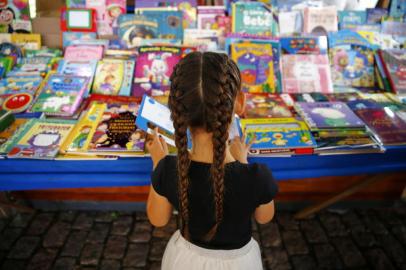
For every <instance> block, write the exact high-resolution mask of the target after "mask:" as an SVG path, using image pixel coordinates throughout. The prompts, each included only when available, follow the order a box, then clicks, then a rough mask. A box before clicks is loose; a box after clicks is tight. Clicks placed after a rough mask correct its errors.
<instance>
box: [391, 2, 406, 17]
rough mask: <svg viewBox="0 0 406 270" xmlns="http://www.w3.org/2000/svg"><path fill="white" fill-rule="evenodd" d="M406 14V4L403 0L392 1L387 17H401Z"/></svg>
mask: <svg viewBox="0 0 406 270" xmlns="http://www.w3.org/2000/svg"><path fill="white" fill-rule="evenodd" d="M405 13H406V2H405V1H404V0H392V1H391V4H390V8H389V15H390V16H392V17H402V16H405Z"/></svg>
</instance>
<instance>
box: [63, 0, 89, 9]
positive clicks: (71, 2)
mask: <svg viewBox="0 0 406 270" xmlns="http://www.w3.org/2000/svg"><path fill="white" fill-rule="evenodd" d="M66 6H67V7H68V8H86V0H66Z"/></svg>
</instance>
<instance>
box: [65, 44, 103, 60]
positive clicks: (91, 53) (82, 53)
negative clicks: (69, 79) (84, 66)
mask: <svg viewBox="0 0 406 270" xmlns="http://www.w3.org/2000/svg"><path fill="white" fill-rule="evenodd" d="M102 58H103V47H102V46H85V45H81V46H68V47H66V49H65V54H64V59H65V60H72V61H92V60H100V59H102Z"/></svg>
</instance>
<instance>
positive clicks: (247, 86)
mask: <svg viewBox="0 0 406 270" xmlns="http://www.w3.org/2000/svg"><path fill="white" fill-rule="evenodd" d="M231 58H232V59H233V60H234V61H235V62H236V63H237V65H238V67H239V68H240V71H241V79H242V90H243V91H244V92H250V93H275V92H276V86H275V75H274V71H273V67H274V66H273V50H272V45H271V44H259V43H236V44H233V45H231Z"/></svg>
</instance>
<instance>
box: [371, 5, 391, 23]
mask: <svg viewBox="0 0 406 270" xmlns="http://www.w3.org/2000/svg"><path fill="white" fill-rule="evenodd" d="M387 15H388V10H387V9H385V8H367V23H371V24H375V23H381V22H382V17H386V16H387Z"/></svg>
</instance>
